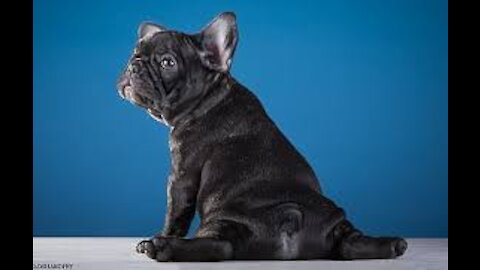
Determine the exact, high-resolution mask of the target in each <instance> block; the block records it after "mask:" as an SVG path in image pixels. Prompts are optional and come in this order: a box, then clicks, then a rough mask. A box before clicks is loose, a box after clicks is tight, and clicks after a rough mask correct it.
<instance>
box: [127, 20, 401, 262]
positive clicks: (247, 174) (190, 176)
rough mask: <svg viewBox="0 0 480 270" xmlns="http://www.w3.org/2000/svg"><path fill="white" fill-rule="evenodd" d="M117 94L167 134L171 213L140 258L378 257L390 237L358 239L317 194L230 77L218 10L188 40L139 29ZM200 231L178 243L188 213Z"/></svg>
mask: <svg viewBox="0 0 480 270" xmlns="http://www.w3.org/2000/svg"><path fill="white" fill-rule="evenodd" d="M138 35H139V37H138V38H139V39H138V42H137V45H136V47H135V50H134V53H133V56H132V57H131V58H130V60H129V62H128V66H127V68H126V70H125V71H124V73H123V74H122V76H121V78H120V80H119V82H118V91H119V94H120V95H121V96H122V97H123V98H124V99H126V100H128V101H130V102H132V103H133V104H135V105H138V106H140V107H142V108H144V109H145V110H146V111H147V112H148V113H149V114H150V115H151V116H152V117H153V118H155V119H156V120H158V121H159V122H161V123H164V124H166V125H167V126H169V127H170V128H171V131H170V150H171V159H172V166H171V174H170V176H169V179H168V181H169V182H168V191H167V192H168V213H167V215H166V221H165V226H164V229H163V231H161V232H159V233H158V234H157V235H155V236H154V237H152V238H151V239H150V240H146V241H142V242H140V243H139V244H138V246H137V251H138V252H140V253H145V254H146V255H147V256H148V257H150V258H152V259H156V260H158V261H218V260H248V259H251V260H295V259H339V260H352V259H375V258H378V259H386V258H395V257H398V256H400V255H402V254H403V253H404V252H405V250H406V248H407V243H406V242H405V240H403V239H402V238H398V237H370V236H366V235H363V234H362V233H361V232H360V231H359V230H357V229H355V228H354V227H353V225H352V224H351V223H350V222H349V221H348V220H347V219H346V217H345V213H344V211H343V210H342V209H341V208H339V207H337V206H336V205H335V204H334V202H332V201H331V200H329V199H328V198H327V197H325V195H324V194H323V193H322V191H321V189H320V186H319V183H318V180H317V178H316V176H315V174H314V172H313V170H312V168H311V167H310V166H309V165H308V163H307V162H306V160H305V159H304V158H303V157H302V155H301V154H300V153H299V152H298V151H297V150H296V149H295V148H294V147H293V145H292V144H291V143H290V142H289V141H288V140H287V138H285V136H284V135H283V134H282V132H281V131H280V130H279V129H278V128H277V126H276V125H275V124H274V122H273V121H272V120H271V119H270V118H269V117H268V116H267V114H266V113H265V111H264V109H263V108H262V105H261V103H260V102H259V100H258V99H257V98H256V97H255V95H254V94H252V92H250V91H249V90H247V89H246V88H245V87H244V86H242V85H241V84H240V83H238V82H237V81H236V80H235V79H234V78H232V76H231V75H230V74H229V69H230V66H231V64H232V57H233V55H234V52H235V47H236V45H237V42H238V32H237V25H236V19H235V15H234V14H233V13H231V12H226V13H223V14H221V15H219V16H218V17H217V18H215V19H214V20H213V21H212V22H211V23H210V24H208V25H207V26H206V27H205V28H204V29H203V30H202V31H201V32H200V33H198V34H194V35H188V34H184V33H181V32H177V31H170V30H166V29H165V28H164V27H162V26H158V25H155V24H152V23H144V24H142V25H141V26H140V28H139V30H138ZM196 210H197V211H198V213H199V215H200V218H201V224H200V227H199V229H198V231H197V232H196V235H195V237H194V238H193V239H185V238H184V236H185V235H186V234H187V231H188V228H189V226H190V222H191V220H192V218H193V216H194V213H195V211H196Z"/></svg>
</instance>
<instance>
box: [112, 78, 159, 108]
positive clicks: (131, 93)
mask: <svg viewBox="0 0 480 270" xmlns="http://www.w3.org/2000/svg"><path fill="white" fill-rule="evenodd" d="M118 93H119V94H120V96H121V97H122V98H123V99H125V100H128V101H130V102H132V103H133V104H135V105H137V106H140V107H142V108H145V109H150V108H152V107H153V105H154V102H153V100H151V99H149V98H147V97H145V96H143V95H141V94H139V93H138V92H137V91H135V90H134V87H133V85H132V83H131V80H130V79H129V78H128V77H127V76H123V77H122V78H121V80H120V82H119V83H118Z"/></svg>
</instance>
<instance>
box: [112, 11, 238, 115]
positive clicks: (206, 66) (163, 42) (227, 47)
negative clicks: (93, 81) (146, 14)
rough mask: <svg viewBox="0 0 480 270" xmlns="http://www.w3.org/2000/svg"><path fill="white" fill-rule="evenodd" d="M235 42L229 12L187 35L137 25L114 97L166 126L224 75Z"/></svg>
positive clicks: (236, 39)
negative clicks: (135, 36)
mask: <svg viewBox="0 0 480 270" xmlns="http://www.w3.org/2000/svg"><path fill="white" fill-rule="evenodd" d="M237 41H238V32H237V27H236V21H235V15H234V14H233V13H231V12H226V13H222V14H220V15H219V16H217V17H216V18H215V19H214V20H213V21H212V22H210V23H209V24H208V25H207V26H206V27H205V28H204V29H203V30H202V31H201V32H200V33H197V34H193V35H189V34H185V33H181V32H177V31H170V30H167V29H166V28H164V27H162V26H159V25H156V24H153V23H142V24H141V25H140V27H139V29H138V41H137V44H136V46H135V49H134V51H133V55H132V56H131V58H130V59H129V61H128V64H127V68H126V69H125V71H124V72H123V74H122V75H121V76H120V79H119V81H118V84H117V89H118V92H119V94H120V96H121V97H122V98H124V99H126V100H128V101H130V102H132V103H133V104H135V105H138V106H140V107H142V108H144V109H146V110H147V111H148V113H149V114H150V115H151V116H152V117H154V118H155V119H157V120H158V121H161V122H164V123H166V124H172V123H173V122H175V121H176V120H177V119H176V118H177V117H178V116H179V115H180V114H182V113H183V112H185V111H186V110H189V109H191V108H193V107H194V106H195V105H198V103H199V102H200V101H201V99H202V97H204V96H205V95H206V94H207V93H208V91H209V90H210V88H211V87H212V85H215V83H216V81H218V80H219V78H220V77H221V75H222V74H226V73H228V72H229V69H230V65H231V63H232V57H233V54H234V52H235V47H236V45H237Z"/></svg>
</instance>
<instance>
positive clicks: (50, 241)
mask: <svg viewBox="0 0 480 270" xmlns="http://www.w3.org/2000/svg"><path fill="white" fill-rule="evenodd" d="M139 240H140V239H139V238H80V237H78V238H56V237H55V238H53V237H34V238H33V264H34V265H33V266H34V269H49V268H46V265H45V264H57V265H55V267H57V268H56V269H102V270H109V269H112V270H113V269H114V270H122V269H161V270H164V269H165V270H168V269H178V270H183V269H195V270H203V269H205V270H217V269H218V270H224V269H226V270H228V269H239V270H240V269H241V270H257V269H258V270H267V269H275V270H281V269H295V270H304V269H305V270H306V269H309V270H310V269H312V270H313V269H315V270H328V269H368V270H376V269H389V270H397V269H409V270H415V269H422V270H423V269H448V239H408V240H407V241H408V244H409V248H408V250H407V252H406V253H405V255H404V256H402V257H400V258H398V259H395V260H365V261H347V262H345V261H342V262H339V261H322V260H316V261H230V262H217V263H158V262H155V261H152V260H150V259H148V258H147V257H146V256H145V255H142V254H137V253H136V252H135V246H136V244H137V242H138V241H139ZM59 264H64V266H63V267H64V268H59V267H61V266H60V265H59ZM66 264H73V266H72V267H69V266H67V265H66ZM51 268H52V265H50V269H51Z"/></svg>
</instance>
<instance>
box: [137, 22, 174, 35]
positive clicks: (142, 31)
mask: <svg viewBox="0 0 480 270" xmlns="http://www.w3.org/2000/svg"><path fill="white" fill-rule="evenodd" d="M166 30H167V29H166V28H165V27H163V26H160V25H158V24H154V23H151V22H143V23H142V24H140V26H139V27H138V31H137V35H138V39H142V38H145V37H146V36H152V35H153V34H155V33H158V32H163V31H166Z"/></svg>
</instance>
